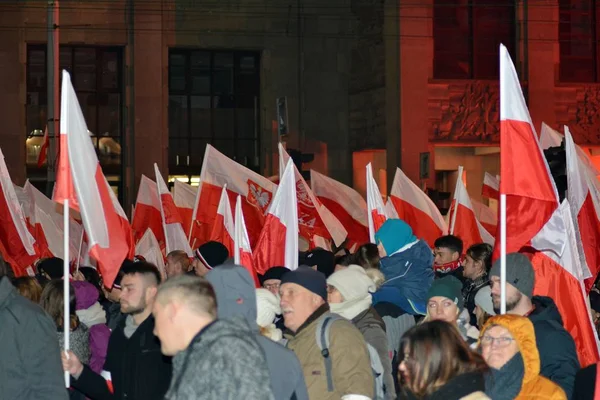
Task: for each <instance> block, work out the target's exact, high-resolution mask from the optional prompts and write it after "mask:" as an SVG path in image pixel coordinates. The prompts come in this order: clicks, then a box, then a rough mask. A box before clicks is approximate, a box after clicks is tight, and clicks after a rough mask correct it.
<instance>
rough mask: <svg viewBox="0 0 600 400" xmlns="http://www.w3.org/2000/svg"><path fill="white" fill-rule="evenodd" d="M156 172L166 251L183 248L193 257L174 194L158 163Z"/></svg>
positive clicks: (155, 165)
mask: <svg viewBox="0 0 600 400" xmlns="http://www.w3.org/2000/svg"><path fill="white" fill-rule="evenodd" d="M154 173H155V175H156V187H157V189H158V195H159V197H160V215H161V218H162V225H163V229H164V232H165V244H166V253H167V254H169V253H170V252H172V251H174V250H182V251H184V252H185V253H186V254H187V255H188V257H193V256H194V254H193V252H192V249H191V248H190V244H189V242H188V238H187V237H186V236H185V232H184V231H183V220H182V219H181V216H180V215H179V211H177V207H176V206H175V202H174V201H173V196H172V195H171V192H169V188H167V184H166V183H165V181H164V180H163V177H162V175H161V174H160V170H159V169H158V165H157V164H154Z"/></svg>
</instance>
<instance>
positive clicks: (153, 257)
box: [135, 228, 167, 281]
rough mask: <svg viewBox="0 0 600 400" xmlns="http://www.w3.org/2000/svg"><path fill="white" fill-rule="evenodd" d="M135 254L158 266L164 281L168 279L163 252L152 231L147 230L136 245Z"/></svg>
mask: <svg viewBox="0 0 600 400" xmlns="http://www.w3.org/2000/svg"><path fill="white" fill-rule="evenodd" d="M135 254H136V255H140V256H142V257H144V259H145V260H146V261H147V262H149V263H151V264H153V265H156V267H157V268H158V271H159V272H160V275H161V276H162V279H163V281H164V280H165V279H167V273H166V270H165V259H164V257H163V254H162V252H161V251H160V245H159V244H158V240H156V236H154V232H153V231H152V229H150V228H148V229H146V232H145V233H144V236H142V239H141V240H140V241H139V242H137V244H136V245H135Z"/></svg>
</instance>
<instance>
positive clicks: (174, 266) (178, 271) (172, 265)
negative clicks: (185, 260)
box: [165, 257, 185, 278]
mask: <svg viewBox="0 0 600 400" xmlns="http://www.w3.org/2000/svg"><path fill="white" fill-rule="evenodd" d="M165 270H166V272H167V277H169V278H170V277H172V276H177V275H183V274H184V273H185V271H184V270H183V267H182V266H181V263H180V262H177V261H174V260H173V259H172V258H170V257H167V264H166V265H165Z"/></svg>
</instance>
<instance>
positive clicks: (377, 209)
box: [367, 163, 388, 243]
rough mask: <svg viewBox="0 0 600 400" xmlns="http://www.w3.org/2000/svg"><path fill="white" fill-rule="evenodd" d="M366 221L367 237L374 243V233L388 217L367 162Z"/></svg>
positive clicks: (371, 169) (370, 167) (369, 164)
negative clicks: (367, 224)
mask: <svg viewBox="0 0 600 400" xmlns="http://www.w3.org/2000/svg"><path fill="white" fill-rule="evenodd" d="M367 210H368V212H367V221H368V222H369V239H370V240H371V243H375V233H376V232H377V231H378V230H379V228H381V226H382V225H383V223H384V222H385V221H386V220H387V219H388V217H387V214H386V210H385V205H384V204H383V198H382V197H381V192H380V191H379V187H378V186H377V182H375V179H374V178H373V167H372V166H371V163H368V164H367Z"/></svg>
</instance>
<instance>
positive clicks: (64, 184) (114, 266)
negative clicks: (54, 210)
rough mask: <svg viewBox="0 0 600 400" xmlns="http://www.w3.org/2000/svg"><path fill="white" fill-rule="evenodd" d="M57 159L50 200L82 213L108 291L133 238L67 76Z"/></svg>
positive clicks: (91, 250) (64, 73)
mask: <svg viewBox="0 0 600 400" xmlns="http://www.w3.org/2000/svg"><path fill="white" fill-rule="evenodd" d="M61 93H62V96H61V106H60V114H61V115H60V148H61V151H60V157H59V165H58V173H57V177H56V187H55V191H54V195H55V197H54V200H55V201H57V202H59V203H62V202H63V201H64V200H69V205H70V206H71V207H73V208H75V209H77V210H79V212H80V213H81V218H82V220H83V225H84V227H85V232H86V233H87V238H88V241H89V246H90V254H91V255H92V257H94V259H96V261H97V262H98V267H99V270H100V273H101V274H102V277H103V280H104V284H105V285H106V286H107V287H111V286H112V284H113V281H114V279H115V276H116V275H117V273H118V272H119V269H120V268H121V264H122V263H123V260H125V258H127V257H128V256H133V254H132V253H133V252H134V250H135V248H134V246H133V235H132V232H131V227H130V226H129V222H128V221H127V217H126V215H125V212H123V209H122V208H121V205H120V204H119V202H118V201H117V198H116V196H115V194H114V192H113V191H112V189H111V187H110V186H109V184H108V182H107V181H106V178H105V177H104V174H103V173H102V169H101V168H100V164H99V163H98V157H97V156H96V151H95V149H94V145H93V144H92V141H91V140H90V137H89V134H88V130H87V126H86V124H85V120H84V118H83V114H82V113H81V108H80V107H79V103H78V101H77V96H76V95H75V91H74V90H73V86H72V85H71V77H70V76H69V74H68V73H67V72H66V71H63V76H62V92H61Z"/></svg>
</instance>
